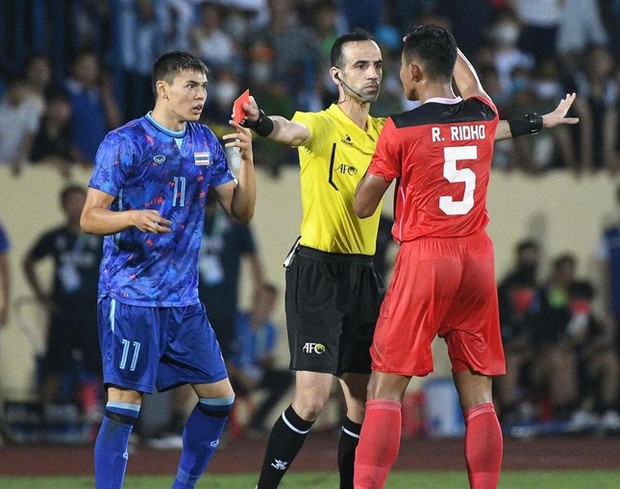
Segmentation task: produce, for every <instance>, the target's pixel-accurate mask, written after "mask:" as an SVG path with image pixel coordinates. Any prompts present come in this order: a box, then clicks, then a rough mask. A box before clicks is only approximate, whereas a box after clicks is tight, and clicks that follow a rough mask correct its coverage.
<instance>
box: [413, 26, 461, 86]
mask: <svg viewBox="0 0 620 489" xmlns="http://www.w3.org/2000/svg"><path fill="white" fill-rule="evenodd" d="M456 54H457V46H456V40H455V39H454V36H453V35H452V34H450V32H449V31H448V30H447V29H445V28H443V27H440V26H437V25H430V24H429V25H419V26H416V27H414V28H413V29H412V30H411V31H409V32H408V33H407V35H406V36H405V46H404V47H403V55H404V56H405V60H406V61H407V62H412V61H413V60H414V59H417V60H419V61H421V62H422V64H423V66H424V68H425V71H426V74H427V75H428V76H429V78H430V79H431V80H441V81H450V80H452V73H453V71H454V65H455V63H456Z"/></svg>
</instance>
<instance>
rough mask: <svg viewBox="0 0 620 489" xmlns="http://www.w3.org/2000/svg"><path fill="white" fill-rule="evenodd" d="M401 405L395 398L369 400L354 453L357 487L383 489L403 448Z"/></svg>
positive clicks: (356, 488) (360, 488) (358, 488)
mask: <svg viewBox="0 0 620 489" xmlns="http://www.w3.org/2000/svg"><path fill="white" fill-rule="evenodd" d="M400 433H401V405H400V403H399V402H396V401H385V400H375V401H368V402H367V403H366V414H365V416H364V422H363V423H362V432H361V435H360V442H359V445H358V446H357V450H356V452H355V469H354V477H355V479H354V480H355V484H354V487H355V489H380V488H382V487H383V486H384V485H385V480H386V479H387V476H388V474H389V473H390V469H391V468H392V465H394V462H395V461H396V457H397V456H398V450H399V449H400Z"/></svg>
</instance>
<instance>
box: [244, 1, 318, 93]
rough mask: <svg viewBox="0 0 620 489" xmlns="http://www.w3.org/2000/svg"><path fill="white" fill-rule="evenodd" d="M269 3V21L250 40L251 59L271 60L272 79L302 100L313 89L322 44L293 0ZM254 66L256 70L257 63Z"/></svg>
mask: <svg viewBox="0 0 620 489" xmlns="http://www.w3.org/2000/svg"><path fill="white" fill-rule="evenodd" d="M269 7H270V11H271V18H270V19H269V23H268V24H267V25H265V26H264V27H263V28H262V29H260V30H259V31H258V32H256V33H255V34H254V35H253V36H251V38H250V39H249V41H248V43H249V56H250V60H251V61H252V60H257V59H260V61H263V62H264V61H267V62H268V61H270V60H271V62H272V66H271V67H272V69H273V71H272V78H271V82H273V81H275V82H278V83H280V84H281V85H282V86H284V88H285V90H286V92H287V93H291V94H296V96H297V100H296V102H301V101H303V99H304V96H305V95H306V94H305V92H306V91H312V90H313V87H312V84H313V83H314V81H315V79H316V78H315V73H316V70H317V69H318V67H319V66H320V60H321V48H320V46H319V43H318V40H317V37H316V35H315V34H314V32H313V30H312V29H311V28H310V27H308V26H306V25H305V24H303V23H302V22H301V19H300V18H299V15H298V12H297V10H296V9H295V7H294V5H293V2H291V0H269ZM263 66H264V65H263ZM253 68H254V70H256V69H257V65H255V66H254V67H253ZM267 68H269V67H267Z"/></svg>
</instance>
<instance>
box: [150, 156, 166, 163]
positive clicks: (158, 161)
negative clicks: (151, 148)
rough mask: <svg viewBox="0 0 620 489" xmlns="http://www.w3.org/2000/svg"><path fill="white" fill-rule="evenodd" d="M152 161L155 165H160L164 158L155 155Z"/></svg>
mask: <svg viewBox="0 0 620 489" xmlns="http://www.w3.org/2000/svg"><path fill="white" fill-rule="evenodd" d="M153 161H154V162H155V164H157V165H161V164H162V163H163V162H164V161H166V157H165V156H164V155H156V156H153Z"/></svg>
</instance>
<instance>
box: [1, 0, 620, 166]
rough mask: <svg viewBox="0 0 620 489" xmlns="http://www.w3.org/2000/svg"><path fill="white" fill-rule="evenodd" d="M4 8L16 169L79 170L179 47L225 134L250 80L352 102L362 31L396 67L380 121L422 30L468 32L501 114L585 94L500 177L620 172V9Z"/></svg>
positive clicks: (580, 1) (192, 1)
mask: <svg viewBox="0 0 620 489" xmlns="http://www.w3.org/2000/svg"><path fill="white" fill-rule="evenodd" d="M0 9H2V12H0V14H1V15H0V18H1V19H2V20H0V32H2V36H3V39H4V40H5V42H4V43H3V44H2V46H0V70H1V72H0V82H1V83H0V90H1V91H2V92H3V94H4V98H3V102H2V105H1V106H0V122H3V123H2V124H1V125H0V127H2V129H1V130H2V133H3V134H1V135H0V136H1V138H0V141H2V143H0V161H2V162H5V163H6V162H9V163H12V164H13V165H14V168H15V172H16V173H18V172H19V171H20V166H22V165H24V164H26V163H27V162H30V163H33V164H36V163H40V162H45V161H53V162H55V163H56V164H61V169H62V170H63V171H65V172H68V171H69V168H70V164H71V163H73V162H81V163H85V164H88V163H90V162H92V159H93V157H94V152H95V150H96V148H97V145H98V142H99V141H100V140H101V139H102V137H103V135H104V134H105V132H106V131H107V130H109V129H110V128H112V127H116V126H118V125H119V124H121V123H122V122H124V121H127V120H129V119H132V118H136V117H140V116H142V115H144V114H145V112H146V111H147V110H148V109H149V108H150V107H151V104H152V93H151V88H150V77H149V75H150V70H151V67H152V63H153V60H154V59H156V57H157V56H158V55H159V54H161V53H162V52H164V51H167V50H175V49H180V50H188V51H191V52H193V53H195V54H197V55H199V56H200V57H202V58H203V59H204V60H205V62H206V63H207V65H208V66H209V67H210V69H211V76H210V80H209V83H210V85H209V88H210V90H209V91H210V95H211V96H210V97H209V100H208V105H207V107H206V109H205V111H204V119H205V121H206V122H208V123H211V124H213V125H214V126H215V127H216V129H217V126H218V125H219V124H227V122H228V119H229V114H230V106H231V102H232V101H233V100H234V98H235V97H236V96H237V95H238V94H239V93H241V91H243V89H245V88H246V87H250V88H251V90H252V92H253V94H254V95H255V96H256V98H257V100H258V101H259V102H260V104H261V107H263V108H264V109H265V112H266V113H268V114H269V113H278V114H282V115H284V116H287V117H290V116H291V115H292V114H293V112H294V111H295V110H319V109H321V108H324V107H326V106H327V105H328V104H329V103H330V102H331V101H333V100H334V99H335V96H336V93H337V92H336V89H335V86H334V85H333V83H331V80H330V79H329V76H328V73H329V72H328V68H329V50H330V47H331V44H332V42H333V40H334V39H335V38H336V37H337V36H338V35H340V34H342V33H344V32H346V31H347V30H350V29H352V28H355V27H362V28H364V29H366V30H368V31H370V32H371V33H372V34H373V35H374V36H375V37H376V39H377V41H378V42H379V44H380V45H381V47H382V50H383V55H384V60H385V65H384V66H385V70H384V80H383V88H382V91H381V97H380V98H379V101H378V102H377V103H376V104H375V105H374V106H373V108H372V113H373V114H374V115H388V114H390V113H395V112H400V111H403V110H406V109H408V108H410V107H412V103H411V102H408V101H406V100H404V98H403V96H402V91H401V86H400V80H399V78H398V71H399V64H400V50H401V44H402V41H401V40H402V36H403V34H404V33H405V32H406V31H407V29H408V28H409V27H411V26H412V25H414V24H418V23H435V24H441V25H445V26H447V27H449V28H450V29H451V30H452V31H453V33H454V35H455V37H456V39H457V42H458V43H459V46H460V48H461V49H462V50H463V52H464V53H465V54H466V55H467V56H468V57H469V58H470V59H471V60H472V62H473V64H474V65H475V67H476V68H477V70H478V73H479V75H480V77H481V79H482V82H483V84H484V86H485V87H486V90H487V91H488V92H489V94H490V95H491V96H492V98H493V100H494V101H495V103H496V104H497V106H498V108H499V110H500V114H501V116H502V118H510V117H520V116H522V115H523V114H524V113H526V112H531V111H537V112H539V113H540V112H544V111H547V110H549V109H551V108H553V107H554V106H555V104H556V103H557V102H558V101H559V99H560V98H561V97H562V96H563V94H564V93H566V92H571V91H576V92H578V93H579V97H578V99H577V102H576V103H575V107H574V110H573V112H574V113H575V114H576V115H578V116H579V117H580V118H581V123H580V124H579V125H578V126H575V127H571V128H562V129H560V130H557V131H553V132H550V133H545V134H540V135H539V136H538V137H536V138H530V139H528V138H522V139H520V140H517V141H514V142H505V143H502V144H499V145H498V147H497V151H496V156H495V161H494V164H495V166H496V168H498V169H502V170H506V171H509V170H519V171H523V172H528V173H533V174H538V173H541V172H546V171H550V170H554V169H564V168H568V169H570V170H571V171H574V172H576V173H577V174H579V175H581V174H584V173H588V172H594V171H600V170H607V171H609V172H612V173H615V172H616V171H617V169H618V158H617V153H618V144H619V143H618V137H617V134H618V128H619V124H620V123H619V121H618V117H617V113H618V108H619V104H620V102H619V100H620V98H619V96H618V83H620V68H619V65H618V56H620V0H210V1H204V0H107V1H97V0H58V1H55V2H49V1H45V0H23V1H4V2H2V3H1V6H0ZM20 107H21V108H22V109H21V110H20ZM8 120H11V121H12V123H11V124H4V122H5V121H8ZM5 132H7V133H10V134H4V133H5ZM20 135H31V136H32V138H34V139H36V140H37V144H28V142H24V141H23V140H22V138H20V137H19V136H20ZM20 143H23V144H20ZM257 145H258V147H259V152H258V157H257V163H258V164H259V165H264V166H266V167H268V168H269V169H270V170H271V171H272V173H273V174H274V175H277V174H278V171H279V168H280V167H281V165H286V164H289V163H295V162H296V152H294V151H287V149H282V148H279V147H277V146H273V145H270V144H267V143H265V142H264V141H261V142H258V143H257Z"/></svg>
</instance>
